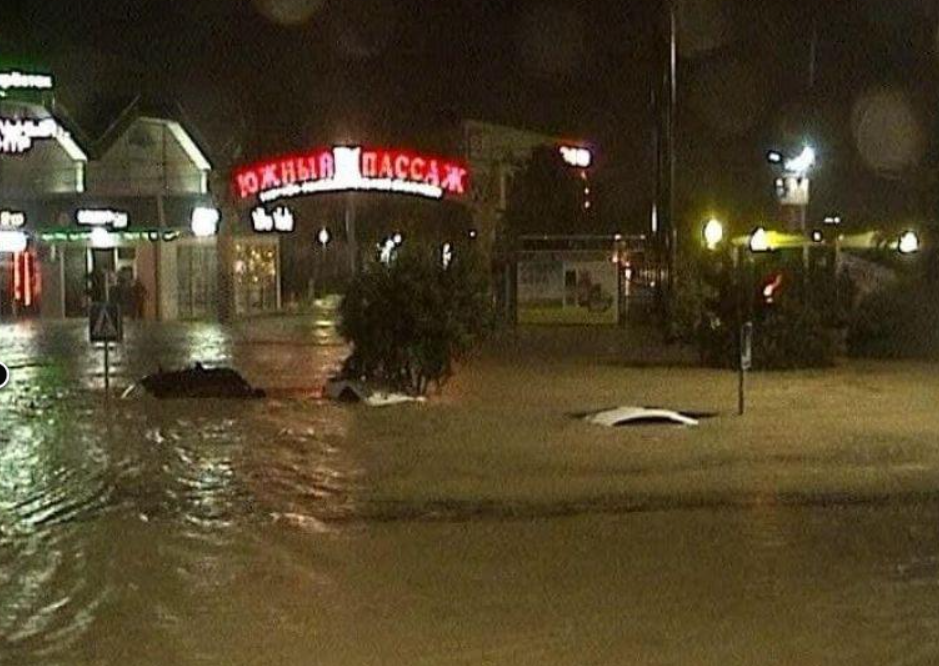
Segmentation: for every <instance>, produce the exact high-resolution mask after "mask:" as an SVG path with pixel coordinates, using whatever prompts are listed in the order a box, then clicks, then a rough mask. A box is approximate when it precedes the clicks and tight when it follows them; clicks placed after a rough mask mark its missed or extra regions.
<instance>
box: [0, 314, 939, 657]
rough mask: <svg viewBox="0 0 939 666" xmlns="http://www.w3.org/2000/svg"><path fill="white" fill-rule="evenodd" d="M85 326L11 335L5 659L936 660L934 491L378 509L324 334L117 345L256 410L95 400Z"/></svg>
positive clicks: (4, 493) (2, 433) (208, 333)
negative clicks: (249, 384)
mask: <svg viewBox="0 0 939 666" xmlns="http://www.w3.org/2000/svg"><path fill="white" fill-rule="evenodd" d="M84 334H85V332H84V330H83V328H81V327H79V326H77V325H45V326H38V325H35V324H33V325H18V326H13V325H5V326H0V360H3V361H4V362H5V363H7V364H8V365H9V366H11V367H12V368H13V376H14V379H13V382H12V383H11V385H10V386H8V387H7V388H6V389H4V390H3V391H0V664H4V665H6V664H11V665H16V666H30V665H32V664H62V665H63V666H64V665H68V666H84V665H111V664H115V665H116V664H134V665H140V666H146V665H151V664H152V665H158V664H159V665H170V664H171V665H173V666H189V665H197V664H198V665H209V664H224V665H226V666H227V665H231V666H240V665H248V664H251V665H254V664H258V665H260V664H265V665H266V664H282V665H285V666H294V665H298V666H299V665H305V664H408V665H415V664H479V663H485V664H512V665H513V666H517V665H520V664H539V665H541V666H547V665H553V664H640V665H644V664H648V665H664V664H708V665H711V664H713V665H715V666H716V665H718V664H720V665H731V664H740V665H744V664H746V665H762V664H766V665H770V664H772V665H781V664H794V665H795V664H799V665H803V664H813V665H819V664H845V665H847V664H851V665H858V664H876V665H890V664H896V665H901V664H902V665H914V664H923V665H926V664H935V663H939V529H937V528H939V504H937V503H936V502H935V501H934V500H932V499H928V498H924V499H919V500H917V499H911V498H909V497H908V498H906V499H904V500H903V501H898V502H881V503H870V504H858V505H837V504H835V505H817V506H813V505H801V506H800V505H792V504H788V505H784V504H780V503H776V502H773V501H771V500H768V501H765V502H759V503H754V504H751V505H736V506H725V505H721V504H720V503H719V502H715V503H714V504H713V505H711V506H706V507H702V506H701V505H700V503H698V504H696V505H695V506H691V505H684V504H682V502H681V500H680V498H676V500H675V501H674V502H673V503H671V504H670V505H666V506H663V507H661V508H659V509H656V510H649V511H630V510H628V509H627V508H625V507H627V506H628V503H613V504H610V503H604V502H601V501H596V502H591V501H584V502H580V503H575V504H574V505H572V506H576V509H575V510H563V511H560V510H554V508H556V507H552V506H551V505H550V501H551V500H546V501H545V503H544V505H539V504H538V503H529V504H527V505H526V507H527V508H526V509H524V510H519V509H518V508H517V507H515V508H510V507H503V508H504V509H505V510H502V509H500V507H499V506H498V504H495V505H494V504H492V503H489V504H485V505H482V504H481V505H480V506H478V507H474V506H473V505H472V504H469V503H465V502H464V503H459V504H457V505H455V507H456V508H451V510H448V511H446V512H441V511H440V510H439V503H437V504H434V505H430V504H427V503H426V501H422V500H418V499H415V500H414V501H413V502H408V501H406V499H405V500H401V499H400V498H399V499H397V500H396V501H395V502H393V503H386V502H383V500H382V498H381V496H380V493H376V492H375V488H373V487H372V485H371V484H372V482H371V479H370V476H369V460H368V451H369V450H370V449H369V447H363V446H362V445H361V444H362V443H361V442H359V441H357V440H356V437H357V434H356V433H358V432H360V431H359V430H358V429H357V428H356V422H357V420H358V419H360V418H362V412H361V411H359V410H358V409H357V408H355V407H349V406H341V405H334V404H329V403H326V402H323V401H321V400H319V399H317V398H316V395H315V394H316V391H315V389H316V387H317V386H319V385H320V384H321V383H322V380H323V378H324V377H325V376H326V374H327V373H328V372H329V370H330V368H331V367H333V366H334V365H335V364H336V363H337V362H338V360H339V359H340V358H341V357H342V354H343V351H344V350H343V348H342V347H341V345H339V344H338V343H337V341H336V339H335V334H334V331H332V330H331V329H330V327H329V325H328V323H327V322H315V321H310V320H304V321H297V320H284V321H283V322H275V323H273V324H272V323H270V322H254V323H250V322H249V323H243V324H239V325H238V326H237V327H235V328H223V327H220V326H217V325H208V324H204V325H195V324H194V325H182V324H180V325H174V326H160V327H153V326H151V327H147V328H140V329H136V328H134V327H131V329H130V331H129V336H128V341H127V344H125V345H123V346H122V348H121V350H120V351H118V352H116V353H115V359H114V360H115V373H116V377H115V383H116V385H118V386H119V387H122V386H126V384H127V382H128V381H129V379H130V378H133V377H136V376H139V375H140V374H142V373H145V372H148V371H150V370H152V369H154V368H155V367H156V365H158V364H162V365H164V366H166V367H171V366H177V365H180V364H183V363H187V362H189V361H192V360H201V361H203V362H205V363H213V362H214V363H219V362H231V363H234V364H235V365H236V366H237V367H238V368H239V369H241V370H243V371H244V372H245V374H246V375H247V376H248V378H249V379H250V380H252V381H253V382H255V383H257V384H259V385H261V386H265V387H267V388H269V389H271V397H270V398H269V399H266V400H263V401H257V402H237V401H169V402H163V403H159V402H156V401H153V400H151V399H148V398H135V399H130V400H118V399H112V400H105V398H104V396H103V394H102V392H101V390H100V385H101V380H102V378H101V376H100V364H101V354H100V352H98V351H96V350H91V349H90V348H89V347H88V345H87V344H85V343H84ZM382 444H383V442H382V441H377V442H370V446H372V447H374V446H381V445H382ZM388 445H389V446H391V445H392V444H391V443H390V441H389V444H388ZM496 445H497V443H496ZM444 499H445V498H444Z"/></svg>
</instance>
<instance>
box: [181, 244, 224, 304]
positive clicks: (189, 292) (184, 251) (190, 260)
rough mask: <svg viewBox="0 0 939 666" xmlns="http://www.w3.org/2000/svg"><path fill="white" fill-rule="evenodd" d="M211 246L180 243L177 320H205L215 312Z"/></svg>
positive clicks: (215, 280)
mask: <svg viewBox="0 0 939 666" xmlns="http://www.w3.org/2000/svg"><path fill="white" fill-rule="evenodd" d="M216 266H217V253H216V249H215V246H214V245H213V246H201V245H180V246H179V247H178V255H177V261H176V267H177V271H178V283H177V284H178V288H179V291H178V295H177V299H178V305H179V316H180V318H181V319H205V318H208V317H212V316H214V315H215V313H216V298H217V291H218V289H217V285H218V278H217V272H216V270H217V269H216Z"/></svg>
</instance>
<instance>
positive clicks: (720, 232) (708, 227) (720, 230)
mask: <svg viewBox="0 0 939 666" xmlns="http://www.w3.org/2000/svg"><path fill="white" fill-rule="evenodd" d="M722 240H724V225H723V224H721V221H720V220H718V219H715V218H713V217H712V218H711V219H710V220H708V221H707V222H706V223H705V224H704V244H705V245H706V246H707V249H709V250H713V249H715V248H716V247H717V246H718V245H719V244H720V242H721V241H722Z"/></svg>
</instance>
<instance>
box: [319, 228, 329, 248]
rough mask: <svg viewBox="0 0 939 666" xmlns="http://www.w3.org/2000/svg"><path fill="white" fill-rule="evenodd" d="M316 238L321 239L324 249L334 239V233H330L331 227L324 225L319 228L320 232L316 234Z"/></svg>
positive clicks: (320, 242)
mask: <svg viewBox="0 0 939 666" xmlns="http://www.w3.org/2000/svg"><path fill="white" fill-rule="evenodd" d="M316 240H317V241H319V244H320V245H322V246H323V249H324V250H325V249H326V246H327V245H329V241H331V240H332V234H330V233H329V229H327V228H326V227H323V228H322V229H320V230H319V233H318V234H316Z"/></svg>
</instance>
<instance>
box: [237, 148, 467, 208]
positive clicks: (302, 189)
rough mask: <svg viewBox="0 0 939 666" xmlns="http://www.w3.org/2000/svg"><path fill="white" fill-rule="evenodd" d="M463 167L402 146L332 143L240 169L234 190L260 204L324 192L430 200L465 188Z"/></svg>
mask: <svg viewBox="0 0 939 666" xmlns="http://www.w3.org/2000/svg"><path fill="white" fill-rule="evenodd" d="M467 179H468V172H467V169H466V167H465V166H463V165H462V164H460V163H458V162H455V161H453V160H444V159H439V158H436V157H427V156H424V155H418V154H415V153H411V152H407V151H401V150H379V149H371V148H363V147H361V146H337V147H335V148H332V149H328V150H316V151H313V152H310V153H307V154H304V155H295V156H291V157H285V158H279V159H276V160H271V161H267V162H263V163H260V164H255V165H252V166H250V167H246V168H243V169H239V170H237V171H236V172H235V190H236V192H237V193H238V195H239V196H240V197H241V198H242V199H247V198H249V197H253V196H257V197H258V199H259V200H260V201H261V202H262V203H269V202H272V201H276V200H277V199H283V198H289V197H296V196H302V195H305V194H320V193H325V192H393V193H398V194H412V195H416V196H421V197H426V198H429V199H442V198H443V197H444V196H445V195H447V194H456V195H461V194H465V193H466V191H467V187H468V183H467Z"/></svg>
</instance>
